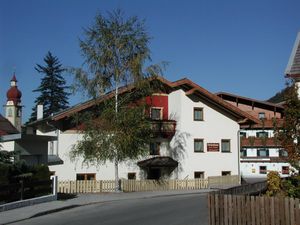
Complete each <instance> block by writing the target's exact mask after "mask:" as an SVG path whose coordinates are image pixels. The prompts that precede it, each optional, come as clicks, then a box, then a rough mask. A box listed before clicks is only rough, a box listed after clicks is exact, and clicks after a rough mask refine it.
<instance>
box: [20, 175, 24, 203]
mask: <svg viewBox="0 0 300 225" xmlns="http://www.w3.org/2000/svg"><path fill="white" fill-rule="evenodd" d="M20 184H21V196H20V198H21V200H23V197H24V196H23V194H24V181H23V180H20Z"/></svg>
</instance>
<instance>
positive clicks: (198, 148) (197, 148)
mask: <svg viewBox="0 0 300 225" xmlns="http://www.w3.org/2000/svg"><path fill="white" fill-rule="evenodd" d="M194 152H204V145H203V139H194Z"/></svg>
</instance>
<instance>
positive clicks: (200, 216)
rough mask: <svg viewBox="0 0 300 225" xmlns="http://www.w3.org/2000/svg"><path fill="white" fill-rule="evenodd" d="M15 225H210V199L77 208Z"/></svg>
mask: <svg viewBox="0 0 300 225" xmlns="http://www.w3.org/2000/svg"><path fill="white" fill-rule="evenodd" d="M14 224H22V225H27V224H28V225H29V224H30V225H35V224H42V225H48V224H49V225H50V224H51V225H54V224H55V225H58V224H65V225H67V224H70V225H77V224H85V225H89V224H93V225H94V224H101V225H121V224H122V225H123V224H126V225H127V224H128V225H154V224H155V225H160V224H162V225H206V224H208V210H207V195H206V194H189V195H176V196H162V197H155V198H146V199H135V200H120V201H112V202H105V203H99V204H94V205H88V206H82V207H77V208H73V209H69V210H64V211H61V212H56V213H52V214H48V215H44V216H40V217H36V218H32V219H28V220H24V221H20V222H18V223H14Z"/></svg>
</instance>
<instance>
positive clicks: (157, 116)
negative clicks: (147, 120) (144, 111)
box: [150, 107, 162, 120]
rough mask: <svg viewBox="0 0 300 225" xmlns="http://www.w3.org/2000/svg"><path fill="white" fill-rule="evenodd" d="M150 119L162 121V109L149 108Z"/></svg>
mask: <svg viewBox="0 0 300 225" xmlns="http://www.w3.org/2000/svg"><path fill="white" fill-rule="evenodd" d="M150 113H151V114H150V117H151V119H153V120H161V119H162V108H156V107H155V108H154V107H152V108H151V112H150Z"/></svg>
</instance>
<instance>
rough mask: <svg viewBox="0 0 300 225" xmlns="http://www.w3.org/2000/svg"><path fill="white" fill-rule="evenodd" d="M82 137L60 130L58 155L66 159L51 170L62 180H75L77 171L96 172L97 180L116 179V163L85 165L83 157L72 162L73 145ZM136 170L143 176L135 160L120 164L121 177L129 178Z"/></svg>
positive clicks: (137, 174) (73, 132)
mask: <svg viewBox="0 0 300 225" xmlns="http://www.w3.org/2000/svg"><path fill="white" fill-rule="evenodd" d="M81 138H82V134H78V133H76V132H75V131H67V132H64V133H62V132H60V134H59V146H58V153H59V154H58V155H59V157H60V158H61V159H62V160H63V161H64V164H62V165H55V166H49V169H50V170H51V171H55V175H57V176H58V179H60V180H75V179H76V174H77V173H96V179H97V180H112V179H114V171H115V169H114V164H113V163H111V162H107V163H106V164H105V165H101V166H94V165H90V166H87V165H83V164H82V162H83V160H82V159H76V161H74V162H72V161H71V159H70V155H69V153H70V151H71V149H72V146H73V145H74V144H75V143H77V141H78V140H80V139H81ZM129 172H136V176H137V179H138V178H140V176H143V174H142V172H141V171H140V170H139V168H138V166H137V165H136V164H134V163H133V162H127V163H122V164H120V165H119V177H120V179H121V178H125V179H127V173H129Z"/></svg>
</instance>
